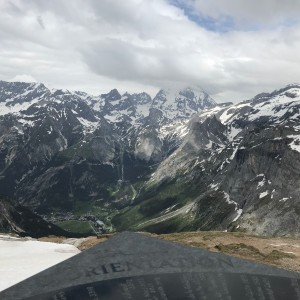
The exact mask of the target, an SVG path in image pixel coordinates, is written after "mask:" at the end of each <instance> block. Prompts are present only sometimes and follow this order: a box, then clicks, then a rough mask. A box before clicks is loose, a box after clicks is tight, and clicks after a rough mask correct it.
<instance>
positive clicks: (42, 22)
mask: <svg viewBox="0 0 300 300" xmlns="http://www.w3.org/2000/svg"><path fill="white" fill-rule="evenodd" d="M36 20H37V22H38V23H39V24H40V26H41V27H42V29H44V30H45V29H46V27H45V24H44V21H43V18H42V17H41V16H37V17H36Z"/></svg>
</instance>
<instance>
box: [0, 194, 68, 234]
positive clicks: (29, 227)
mask: <svg viewBox="0 0 300 300" xmlns="http://www.w3.org/2000/svg"><path fill="white" fill-rule="evenodd" d="M0 232H2V233H13V234H17V235H20V236H32V237H36V238H38V237H43V236H48V235H56V236H68V235H69V234H68V233H67V232H65V231H64V230H62V229H61V228H59V227H57V226H55V225H53V224H51V223H48V222H46V221H45V220H43V219H42V218H41V217H40V216H38V215H36V214H34V213H32V212H31V211H30V210H29V209H28V208H26V207H23V206H21V205H19V204H15V205H14V204H13V203H11V201H9V200H8V199H7V198H5V197H0Z"/></svg>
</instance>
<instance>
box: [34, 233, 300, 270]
mask: <svg viewBox="0 0 300 300" xmlns="http://www.w3.org/2000/svg"><path fill="white" fill-rule="evenodd" d="M147 234H149V233H147ZM111 236H112V235H103V236H102V237H101V238H98V239H97V238H96V237H88V238H83V239H67V240H66V239H65V238H58V237H52V238H51V237H50V238H49V237H48V238H42V239H40V240H43V241H51V242H56V243H66V242H67V243H72V244H74V245H75V246H76V247H78V248H79V249H80V250H86V249H89V248H91V247H93V246H94V245H96V244H99V243H102V242H103V241H105V240H107V239H108V238H110V237H111ZM151 236H154V237H157V238H160V239H164V240H169V241H172V242H176V243H182V244H186V245H189V246H192V247H198V248H202V249H206V250H209V251H213V252H222V253H224V254H228V255H232V256H236V257H240V258H244V259H250V260H254V261H256V262H260V263H264V264H269V265H273V266H276V267H280V268H284V269H287V270H292V271H297V272H300V239H299V238H284V237H278V238H269V237H262V236H254V235H249V234H245V233H232V232H219V231H198V232H182V233H171V234H161V235H154V234H151Z"/></svg>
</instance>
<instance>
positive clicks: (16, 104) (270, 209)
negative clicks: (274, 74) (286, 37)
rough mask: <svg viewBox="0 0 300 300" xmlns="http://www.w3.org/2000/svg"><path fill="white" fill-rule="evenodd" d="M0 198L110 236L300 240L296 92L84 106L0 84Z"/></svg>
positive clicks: (65, 96)
mask: <svg viewBox="0 0 300 300" xmlns="http://www.w3.org/2000/svg"><path fill="white" fill-rule="evenodd" d="M0 113H1V115H0V193H2V194H5V195H8V196H10V197H12V198H14V199H17V201H18V202H19V203H21V204H23V205H26V206H28V207H30V208H32V209H34V210H35V211H37V212H40V213H43V214H46V215H49V214H50V213H51V212H53V211H59V212H65V213H66V212H76V213H77V214H81V213H83V212H85V213H86V212H92V213H96V214H99V215H101V218H102V217H103V216H104V217H105V218H106V219H109V220H111V222H112V226H113V228H116V229H120V230H123V229H135V230H140V229H141V230H149V231H157V232H169V231H180V230H198V229H199V230H210V229H217V230H243V231H249V232H253V233H259V234H271V235H297V236H299V235H300V228H299V224H298V222H297V220H298V218H299V211H300V209H299V195H300V190H299V187H300V179H299V178H300V165H299V164H300V134H299V130H300V87H299V86H298V85H290V86H287V87H285V88H283V89H281V90H278V91H274V92H273V93H270V94H268V93H263V94H260V95H258V96H256V97H254V98H253V99H251V100H247V101H244V102H241V103H238V104H235V105H234V104H232V103H224V104H220V105H217V104H216V103H215V102H214V101H213V99H211V98H210V97H209V96H208V95H207V94H206V93H205V92H203V91H195V90H192V89H191V88H187V89H184V90H181V91H176V92H174V91H169V90H160V91H159V92H158V94H157V95H156V96H155V97H154V99H153V100H152V99H151V97H150V96H149V95H148V94H146V93H139V94H129V93H125V94H123V95H121V94H120V93H119V92H118V91H117V90H116V89H115V90H112V91H111V92H109V93H108V94H102V95H100V96H91V95H88V94H86V93H83V92H69V91H63V90H55V91H50V90H49V89H47V88H46V87H45V86H44V85H42V84H27V83H7V82H0Z"/></svg>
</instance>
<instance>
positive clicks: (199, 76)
mask: <svg viewBox="0 0 300 300" xmlns="http://www.w3.org/2000/svg"><path fill="white" fill-rule="evenodd" d="M241 2H243V4H245V6H238V3H241ZM246 2H248V3H249V1H244V0H239V1H234V0H232V1H229V0H223V1H216V0H211V1H204V0H203V1H200V0H199V1H190V0H187V1H184V5H185V6H183V4H182V3H183V2H182V1H181V0H176V3H175V2H174V1H172V2H169V1H167V0H128V1H117V0H101V1H96V0H90V1H84V2H83V1H80V0H73V1H67V0H52V1H46V0H39V1H38V0H28V1H17V0H16V1H14V4H11V2H10V1H8V0H4V1H1V2H0V39H1V44H0V66H1V68H0V79H2V80H7V79H10V78H13V77H14V76H16V74H30V75H31V76H33V77H35V78H37V79H38V81H40V82H44V83H45V84H47V85H49V86H51V87H57V88H68V89H76V90H80V89H82V90H87V91H89V92H93V93H102V92H107V91H108V90H109V89H112V88H115V87H116V88H119V89H120V90H121V91H124V92H125V91H129V92H131V91H142V90H145V91H148V92H150V93H151V94H154V93H155V91H157V90H158V89H159V88H160V87H162V86H175V87H181V86H185V85H195V86H199V87H202V88H203V89H205V90H207V91H208V92H209V93H211V94H212V96H213V97H215V98H216V99H217V100H219V101H237V100H242V99H246V98H249V97H252V96H254V95H255V94H256V93H259V92H261V91H271V90H272V89H275V88H280V87H282V86H284V85H286V84H288V83H291V82H297V81H300V80H299V79H300V67H299V64H300V25H299V23H297V22H296V21H295V22H290V23H286V22H287V20H288V17H289V16H290V18H291V19H293V18H295V19H296V17H297V16H296V13H295V11H296V9H297V8H298V4H297V2H298V1H288V2H290V3H292V4H293V5H292V4H291V5H290V7H283V6H284V5H283V4H281V2H279V1H275V0H274V1H270V0H268V1H260V2H261V3H260V4H259V5H258V1H257V0H253V1H251V3H252V6H253V7H249V8H247V7H248V6H247V4H246ZM265 2H268V4H269V10H272V11H274V15H273V14H272V13H270V12H269V11H267V7H268V6H267V5H266V4H265ZM282 2H284V1H282ZM286 2H287V1H285V3H286ZM230 3H231V4H230ZM175 4H176V5H175ZM226 4H227V5H226ZM187 5H188V7H189V10H187V9H186V7H187ZM299 5H300V4H299ZM280 9H282V11H281V10H280ZM298 11H299V10H298ZM191 14H194V15H195V16H197V15H198V16H199V15H201V16H202V17H203V19H202V23H201V22H200V23H199V22H196V21H197V19H191ZM264 15H265V17H263V16H264ZM218 18H221V21H217V19H218ZM222 18H224V20H226V18H230V19H232V20H233V23H232V24H233V25H230V24H229V23H228V24H229V25H226V26H227V27H226V30H212V29H220V28H219V27H220V26H223V25H224V24H225V23H222ZM207 20H212V21H211V22H219V23H218V25H217V27H216V26H215V24H213V23H211V26H212V27H211V28H207V27H208V25H207V24H205V22H207ZM241 20H247V22H248V24H251V27H253V28H254V27H255V26H254V25H255V24H256V23H257V22H258V23H259V22H260V21H264V20H265V21H264V22H265V23H264V26H263V27H260V26H258V27H257V28H255V30H249V26H248V25H247V26H244V25H243V24H242V21H241ZM282 20H284V21H282ZM198 21H199V19H198ZM203 22H204V23H203ZM239 22H241V24H242V25H239ZM45 24H46V26H45ZM253 24H254V25H253ZM214 26H215V27H214ZM224 26H225V25H224ZM232 26H233V27H232ZM246 27H247V28H246Z"/></svg>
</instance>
